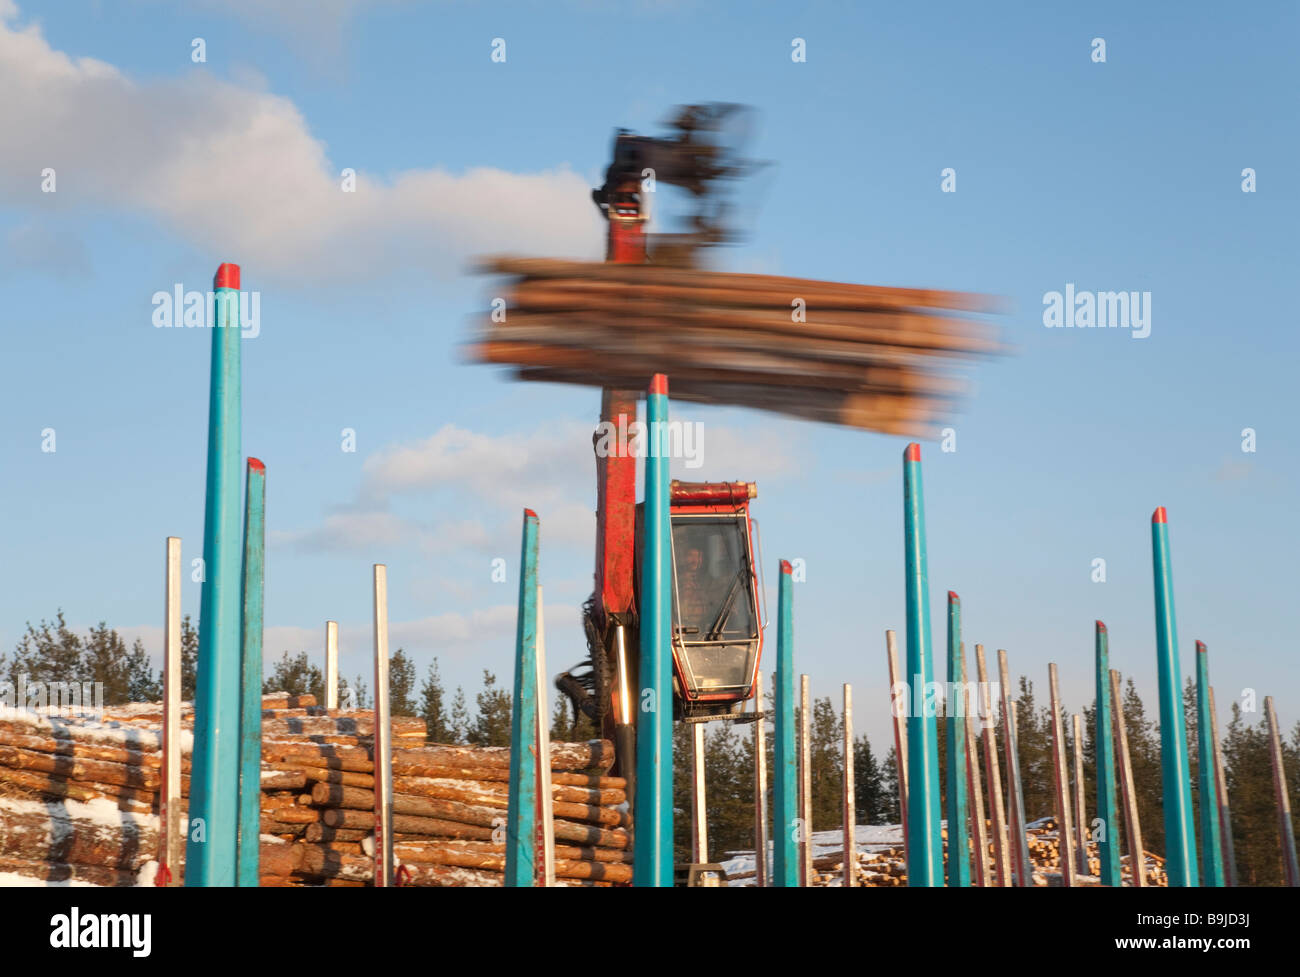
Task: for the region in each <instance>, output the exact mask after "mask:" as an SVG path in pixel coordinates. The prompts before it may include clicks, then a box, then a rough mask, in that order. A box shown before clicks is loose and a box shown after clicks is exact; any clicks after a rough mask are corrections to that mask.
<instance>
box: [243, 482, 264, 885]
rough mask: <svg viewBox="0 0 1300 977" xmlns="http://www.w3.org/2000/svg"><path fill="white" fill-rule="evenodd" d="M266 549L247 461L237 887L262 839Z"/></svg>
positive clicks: (260, 499)
mask: <svg viewBox="0 0 1300 977" xmlns="http://www.w3.org/2000/svg"><path fill="white" fill-rule="evenodd" d="M265 551H266V466H265V465H263V464H262V463H261V462H260V461H259V460H258V459H256V458H249V459H248V487H247V490H246V491H245V494H244V601H243V610H244V628H243V647H242V651H241V654H240V662H241V668H240V671H241V683H240V691H241V700H240V710H239V711H240V717H239V835H238V869H237V872H238V875H237V884H238V885H240V886H247V887H256V886H257V884H258V877H259V872H258V856H259V854H260V844H261V836H262V825H261V821H262V594H263V586H262V584H263V567H264V565H265V563H264V554H265Z"/></svg>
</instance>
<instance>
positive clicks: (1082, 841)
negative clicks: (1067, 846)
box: [1070, 712, 1092, 875]
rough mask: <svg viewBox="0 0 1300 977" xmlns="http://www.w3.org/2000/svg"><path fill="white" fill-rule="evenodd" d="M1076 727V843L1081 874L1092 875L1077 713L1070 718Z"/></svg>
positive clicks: (1079, 720)
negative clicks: (1084, 811) (1084, 806)
mask: <svg viewBox="0 0 1300 977" xmlns="http://www.w3.org/2000/svg"><path fill="white" fill-rule="evenodd" d="M1070 721H1071V723H1072V724H1073V725H1074V843H1075V845H1076V846H1077V847H1078V849H1079V874H1080V875H1091V874H1092V866H1091V865H1090V864H1089V863H1088V829H1087V828H1086V827H1085V826H1084V822H1085V821H1086V820H1087V818H1086V817H1085V816H1084V813H1083V717H1082V716H1080V715H1079V714H1078V713H1077V712H1076V713H1075V714H1074V715H1073V716H1071V717H1070Z"/></svg>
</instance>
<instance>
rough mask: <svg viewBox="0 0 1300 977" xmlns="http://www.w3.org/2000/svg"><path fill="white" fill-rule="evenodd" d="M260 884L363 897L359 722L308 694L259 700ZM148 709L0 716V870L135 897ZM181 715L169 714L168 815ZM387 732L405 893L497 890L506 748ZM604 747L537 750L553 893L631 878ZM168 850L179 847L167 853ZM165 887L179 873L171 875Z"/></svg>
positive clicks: (367, 816)
mask: <svg viewBox="0 0 1300 977" xmlns="http://www.w3.org/2000/svg"><path fill="white" fill-rule="evenodd" d="M262 706H263V713H262V778H261V811H262V815H261V830H262V838H261V842H262V845H261V884H262V885H331V886H361V885H369V884H371V881H372V879H373V877H374V876H373V860H372V858H371V856H370V854H369V852H370V851H371V850H372V849H371V848H370V844H371V839H372V835H373V829H374V813H373V812H374V795H373V786H374V716H373V714H372V713H371V712H370V711H369V710H337V709H336V710H326V709H324V708H322V707H320V706H317V704H316V700H315V698H314V697H313V696H309V695H303V696H290V695H285V694H273V695H268V696H265V697H264V698H263V701H262ZM161 724H162V707H161V704H159V703H137V704H132V705H129V706H123V707H118V708H110V709H107V710H105V712H104V714H103V716H102V717H95V718H91V717H90V716H89V715H87V716H85V717H69V716H66V715H62V714H61V715H58V716H54V715H42V714H40V713H37V712H32V711H27V710H16V709H0V873H13V874H16V875H21V876H28V877H32V878H35V879H41V880H46V881H79V882H83V883H87V884H92V885H136V884H145V885H150V884H153V883H154V881H155V874H156V869H157V861H156V860H157V858H158V853H159V844H160V840H159V839H160V834H159V819H158V810H159V800H160V789H161V785H162V775H161V767H162V753H161V750H160V747H161ZM192 724H193V712H192V708H191V707H190V704H189V703H186V704H185V706H184V707H183V715H182V725H183V726H184V727H185V730H184V735H183V737H182V742H181V753H182V758H181V771H182V772H181V795H182V800H181V808H182V810H183V809H184V807H185V799H186V798H187V797H188V795H189V771H190V751H191V748H192V745H193V738H192V735H191V728H192ZM392 725H393V787H394V790H393V831H394V854H395V862H396V863H397V864H398V865H400V866H402V870H401V871H400V872H399V876H400V878H401V880H402V882H403V883H404V884H410V885H430V886H444V885H465V886H494V885H501V884H503V880H504V869H505V830H504V827H503V826H504V824H505V815H506V807H507V802H508V786H507V783H508V780H509V765H510V757H509V750H508V749H505V748H500V747H495V748H494V747H472V746H446V745H439V744H428V743H426V742H425V725H424V721H423V720H421V719H413V718H400V717H399V718H395V719H393V721H392ZM613 759H614V751H613V746H612V745H611V744H610V743H608V742H606V741H602V740H593V741H590V742H586V743H553V744H551V768H552V774H551V780H552V811H553V813H554V815H555V839H556V842H555V871H556V880H557V884H558V885H611V884H615V883H622V882H628V881H630V880H631V875H632V865H631V845H630V839H629V833H628V828H629V821H628V817H629V816H628V814H627V805H626V800H627V798H626V794H625V789H626V782H625V781H624V780H623V779H622V778H617V777H609V776H607V774H608V771H609V769H610V767H611V766H612V764H613ZM183 847H184V846H183V845H182V849H183ZM171 872H172V875H173V876H174V877H175V878H176V880H177V881H180V880H181V879H183V865H182V866H174V867H172V868H171Z"/></svg>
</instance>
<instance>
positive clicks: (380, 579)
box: [374, 563, 393, 886]
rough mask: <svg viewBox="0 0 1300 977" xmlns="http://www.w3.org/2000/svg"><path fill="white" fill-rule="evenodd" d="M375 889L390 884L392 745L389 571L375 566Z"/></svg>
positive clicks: (391, 850) (380, 565) (391, 852)
mask: <svg viewBox="0 0 1300 977" xmlns="http://www.w3.org/2000/svg"><path fill="white" fill-rule="evenodd" d="M374 766H375V856H374V857H375V883H374V884H375V885H376V886H389V885H392V884H393V745H392V726H391V724H390V720H389V701H388V568H387V567H386V566H384V564H382V563H376V564H375V758H374Z"/></svg>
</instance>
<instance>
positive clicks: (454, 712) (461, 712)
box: [448, 685, 469, 743]
mask: <svg viewBox="0 0 1300 977" xmlns="http://www.w3.org/2000/svg"><path fill="white" fill-rule="evenodd" d="M448 725H449V726H450V727H451V741H452V742H453V743H468V742H469V709H468V708H467V707H466V705H465V689H464V688H463V687H462V686H459V685H458V686H456V695H455V697H454V698H453V699H452V700H451V721H450V723H449V724H448Z"/></svg>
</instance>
